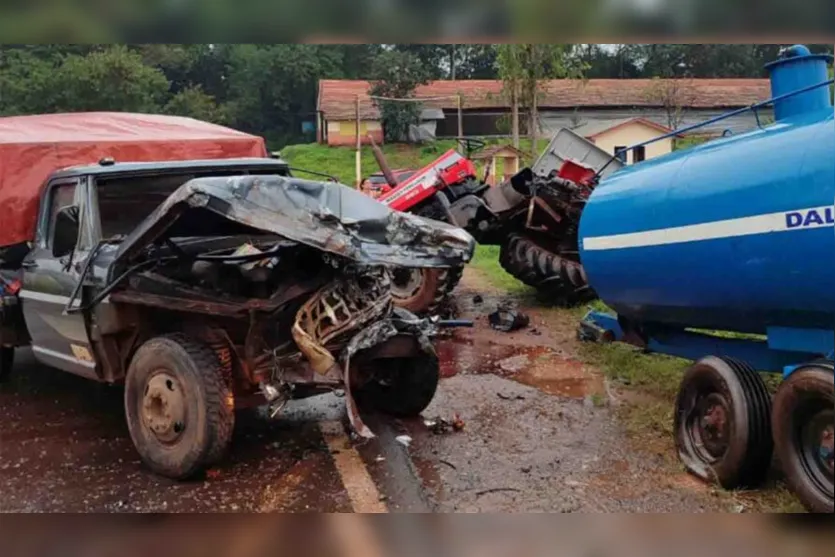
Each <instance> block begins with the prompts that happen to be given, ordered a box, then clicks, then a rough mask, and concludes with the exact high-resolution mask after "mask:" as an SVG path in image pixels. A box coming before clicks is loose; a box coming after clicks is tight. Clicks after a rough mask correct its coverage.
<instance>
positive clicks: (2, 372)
mask: <svg viewBox="0 0 835 557" xmlns="http://www.w3.org/2000/svg"><path fill="white" fill-rule="evenodd" d="M13 366H14V348H13V347H11V346H0V383H2V382H3V381H5V380H6V379H8V378H9V375H10V374H11V373H12V367H13Z"/></svg>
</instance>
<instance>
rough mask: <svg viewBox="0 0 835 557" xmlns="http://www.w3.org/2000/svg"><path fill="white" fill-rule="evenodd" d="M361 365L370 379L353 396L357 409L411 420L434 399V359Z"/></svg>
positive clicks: (436, 369)
mask: <svg viewBox="0 0 835 557" xmlns="http://www.w3.org/2000/svg"><path fill="white" fill-rule="evenodd" d="M365 365H367V366H370V369H368V370H367V371H368V373H369V374H370V376H369V378H368V381H367V382H366V383H365V384H363V385H362V386H361V387H359V388H358V389H357V390H356V391H355V393H354V396H355V398H356V401H357V405H358V406H359V407H360V408H364V409H369V410H374V411H376V412H382V413H384V414H389V415H391V416H395V417H398V418H411V417H414V416H418V415H419V414H420V413H421V412H423V411H424V410H425V409H426V407H427V406H429V403H430V402H432V399H433V398H434V397H435V391H437V389H438V381H439V380H440V376H441V368H440V362H439V361H438V358H437V357H436V356H435V355H432V354H427V353H422V354H420V355H418V356H412V357H408V358H381V359H378V360H372V361H370V362H368V363H367V364H365Z"/></svg>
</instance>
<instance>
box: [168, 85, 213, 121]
mask: <svg viewBox="0 0 835 557" xmlns="http://www.w3.org/2000/svg"><path fill="white" fill-rule="evenodd" d="M163 112H165V113H166V114H171V115H174V116H188V117H190V118H196V119H197V120H203V121H204V122H213V123H215V124H225V123H226V121H227V114H226V110H225V107H222V106H218V104H217V102H216V101H215V98H214V97H212V96H211V95H208V94H206V93H205V92H203V88H202V87H200V86H199V85H195V86H191V87H187V88H185V89H183V90H182V91H180V92H179V93H177V94H176V95H174V96H173V97H171V99H170V100H169V101H168V102H167V103H166V104H165V106H164V107H163Z"/></svg>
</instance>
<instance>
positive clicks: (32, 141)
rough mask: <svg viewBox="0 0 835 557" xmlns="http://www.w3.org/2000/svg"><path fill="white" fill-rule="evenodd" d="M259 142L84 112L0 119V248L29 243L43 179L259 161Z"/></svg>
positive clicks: (169, 121) (159, 119)
mask: <svg viewBox="0 0 835 557" xmlns="http://www.w3.org/2000/svg"><path fill="white" fill-rule="evenodd" d="M266 155H267V152H266V146H265V144H264V140H263V139H262V138H260V137H256V136H253V135H249V134H245V133H242V132H239V131H236V130H233V129H230V128H225V127H223V126H217V125H215V124H209V123H207V122H201V121H199V120H193V119H191V118H181V117H178V116H160V115H152V114H130V113H121V112H92V113H72V114H46V115H38V116H13V117H8V118H0V247H2V246H9V245H13V244H17V243H20V242H25V241H31V240H33V239H34V234H35V223H36V220H37V214H38V202H39V196H40V192H41V187H42V186H43V184H44V182H45V180H46V179H47V177H48V176H49V175H50V174H51V173H53V172H54V171H56V170H59V169H62V168H67V167H70V166H78V165H85V164H96V163H97V162H99V161H100V160H101V159H102V158H104V157H112V158H113V159H114V160H116V161H117V162H152V161H178V160H192V159H221V158H223V159H227V158H238V157H264V156H266Z"/></svg>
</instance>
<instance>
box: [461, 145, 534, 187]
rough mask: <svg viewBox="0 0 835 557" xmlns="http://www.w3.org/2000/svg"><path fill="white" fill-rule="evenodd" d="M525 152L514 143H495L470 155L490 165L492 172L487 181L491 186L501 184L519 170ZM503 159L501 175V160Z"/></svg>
mask: <svg viewBox="0 0 835 557" xmlns="http://www.w3.org/2000/svg"><path fill="white" fill-rule="evenodd" d="M523 156H524V153H523V152H522V151H520V150H519V149H517V148H516V147H514V146H513V145H493V146H490V147H487V148H485V149H483V150H481V151H479V152H478V153H475V154H473V155H472V157H470V158H471V159H472V160H473V161H475V162H479V161H484V162H485V164H487V165H489V168H490V174H489V176H488V177H487V183H488V184H490V185H491V186H495V185H496V184H500V183H502V182H503V181H505V180H507V179H509V178H510V177H511V176H513V175H514V174H516V173H517V172H519V161H520V160H521V159H522V157H523ZM500 161H501V163H502V165H501V176H499V162H500Z"/></svg>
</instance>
